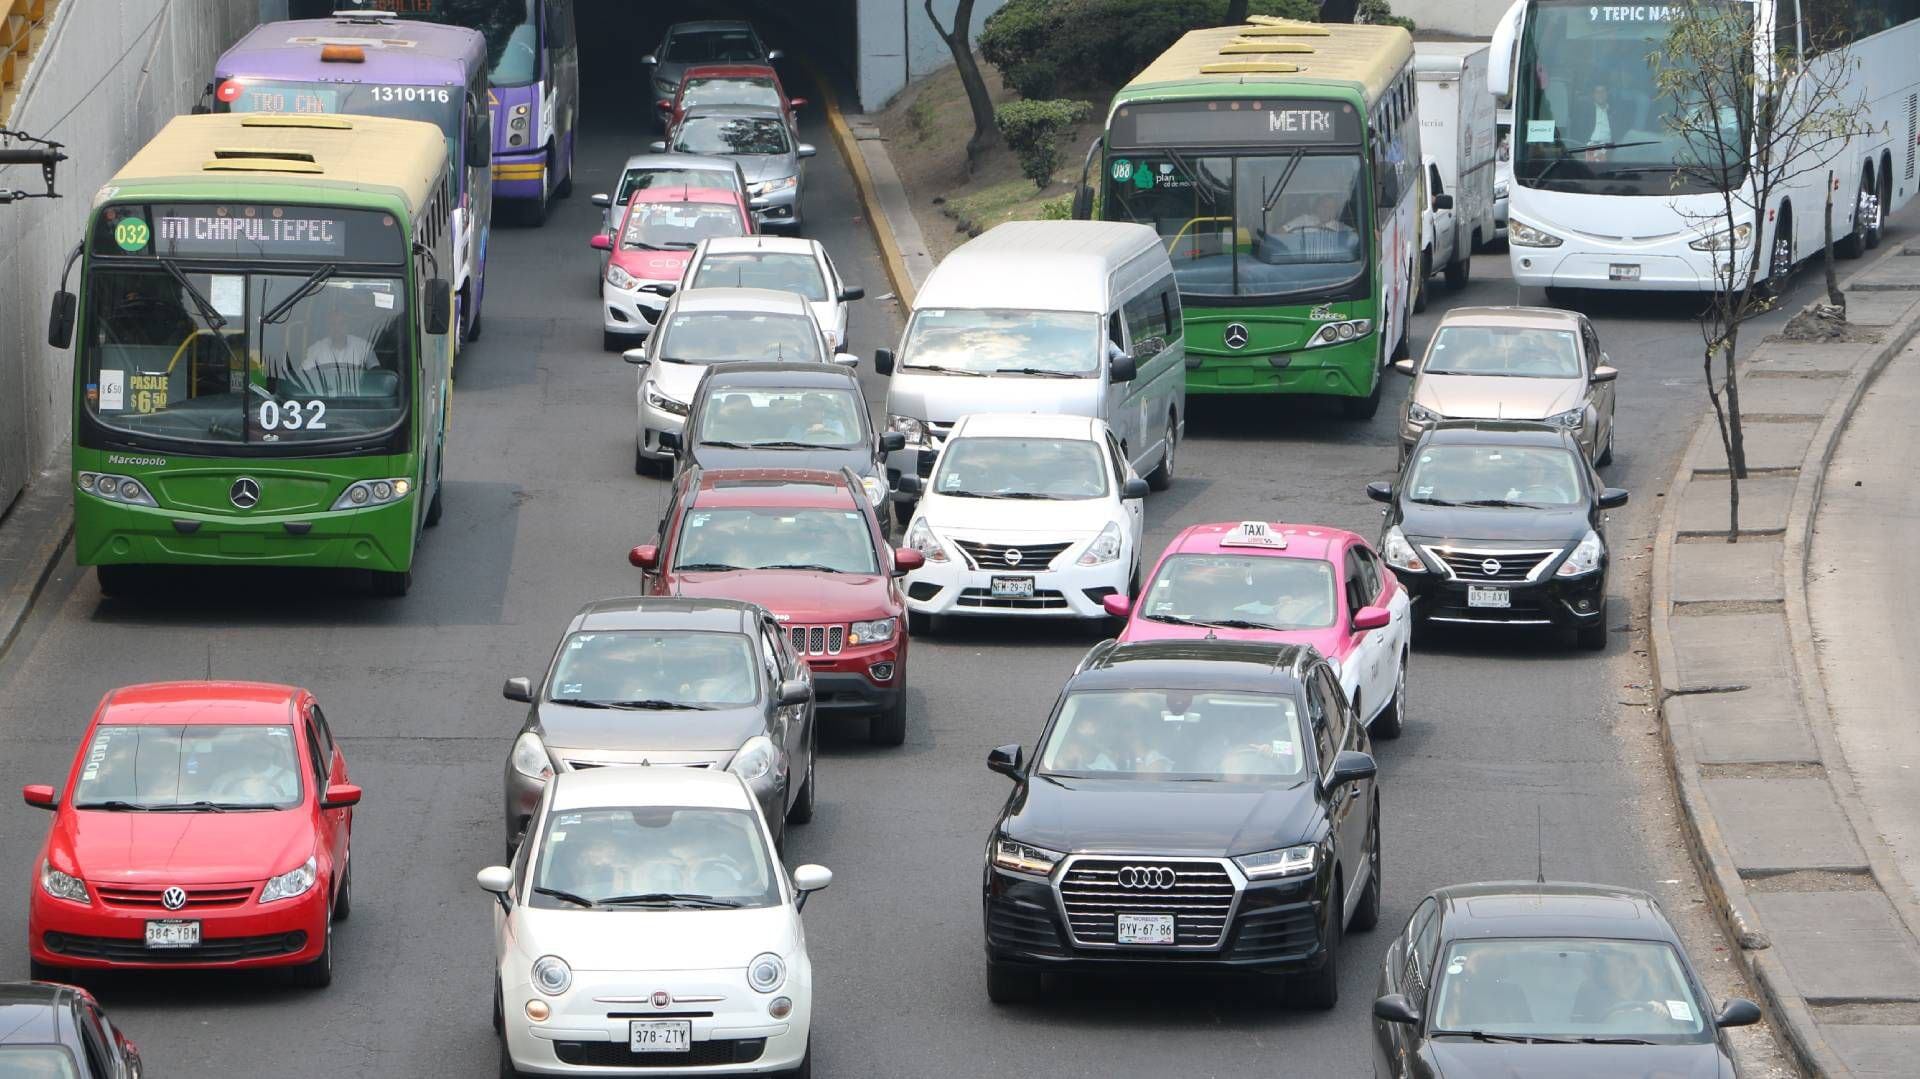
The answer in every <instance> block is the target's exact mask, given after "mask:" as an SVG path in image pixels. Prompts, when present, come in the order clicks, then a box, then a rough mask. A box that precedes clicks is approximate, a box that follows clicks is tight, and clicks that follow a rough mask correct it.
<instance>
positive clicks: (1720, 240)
mask: <svg viewBox="0 0 1920 1079" xmlns="http://www.w3.org/2000/svg"><path fill="white" fill-rule="evenodd" d="M1752 241H1753V223H1752V222H1750V221H1742V222H1741V223H1740V224H1738V225H1735V226H1733V244H1732V246H1733V247H1745V246H1747V244H1749V243H1751V242H1752ZM1687 246H1688V247H1691V248H1693V249H1694V250H1695V251H1725V250H1727V248H1728V244H1727V234H1726V233H1724V232H1721V231H1719V230H1717V229H1716V230H1715V231H1713V232H1710V233H1708V234H1707V235H1705V236H1702V237H1700V238H1699V239H1698V240H1695V241H1693V242H1692V243H1689V244H1688V245H1687Z"/></svg>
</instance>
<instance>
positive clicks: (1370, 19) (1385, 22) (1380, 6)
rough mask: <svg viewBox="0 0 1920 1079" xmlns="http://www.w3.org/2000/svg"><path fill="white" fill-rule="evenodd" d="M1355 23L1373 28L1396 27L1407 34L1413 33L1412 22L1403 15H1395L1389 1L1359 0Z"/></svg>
mask: <svg viewBox="0 0 1920 1079" xmlns="http://www.w3.org/2000/svg"><path fill="white" fill-rule="evenodd" d="M1355 21H1356V22H1364V23H1372V24H1373V25H1375V26H1398V27H1399V28H1401V29H1402V30H1405V31H1406V32H1407V33H1409V34H1411V33H1413V20H1412V19H1409V18H1407V17H1406V16H1404V15H1395V14H1394V13H1393V5H1392V3H1391V2H1390V0H1360V11H1359V14H1358V17H1357V18H1356V19H1355Z"/></svg>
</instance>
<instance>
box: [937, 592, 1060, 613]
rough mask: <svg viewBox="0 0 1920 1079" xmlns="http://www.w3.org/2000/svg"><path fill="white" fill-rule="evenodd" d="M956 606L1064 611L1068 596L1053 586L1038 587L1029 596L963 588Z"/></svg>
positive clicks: (1007, 609) (1008, 609)
mask: <svg viewBox="0 0 1920 1079" xmlns="http://www.w3.org/2000/svg"><path fill="white" fill-rule="evenodd" d="M954 606H956V607H979V608H986V609H989V610H992V609H999V610H1003V611H1064V610H1066V609H1067V597H1066V596H1064V595H1062V594H1061V593H1059V592H1056V591H1054V590H1053V589H1051V588H1036V589H1034V591H1033V595H1032V596H1031V597H1028V596H996V595H994V594H993V590H992V589H989V588H963V589H961V590H960V598H959V599H957V600H955V601H954Z"/></svg>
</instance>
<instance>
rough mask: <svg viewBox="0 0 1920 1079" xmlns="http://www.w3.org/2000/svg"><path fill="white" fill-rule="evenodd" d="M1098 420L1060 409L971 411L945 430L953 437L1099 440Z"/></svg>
mask: <svg viewBox="0 0 1920 1079" xmlns="http://www.w3.org/2000/svg"><path fill="white" fill-rule="evenodd" d="M1099 423H1100V421H1099V420H1096V419H1093V418H1092V417H1089V416H1075V415H1073V414H1071V413H1063V412H974V413H970V414H968V415H965V416H962V417H960V421H959V422H958V423H956V424H954V425H953V430H952V431H951V432H949V433H948V435H947V439H948V441H952V440H953V439H956V438H962V437H971V438H1008V437H1012V436H1016V435H1018V436H1025V437H1028V438H1071V439H1079V440H1081V441H1083V442H1097V441H1099V440H1100V433H1099V430H1098V425H1099Z"/></svg>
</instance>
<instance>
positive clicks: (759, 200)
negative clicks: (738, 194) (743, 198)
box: [747, 195, 773, 210]
mask: <svg viewBox="0 0 1920 1079" xmlns="http://www.w3.org/2000/svg"><path fill="white" fill-rule="evenodd" d="M772 205H773V200H772V199H770V198H767V197H766V196H764V195H762V196H758V197H756V198H752V199H748V200H747V209H749V210H764V209H766V208H767V207H769V206H772Z"/></svg>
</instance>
